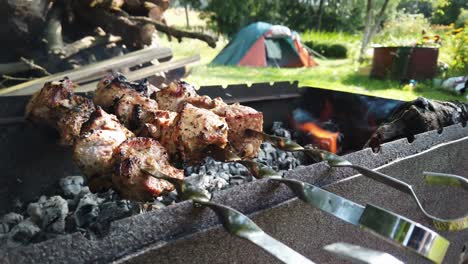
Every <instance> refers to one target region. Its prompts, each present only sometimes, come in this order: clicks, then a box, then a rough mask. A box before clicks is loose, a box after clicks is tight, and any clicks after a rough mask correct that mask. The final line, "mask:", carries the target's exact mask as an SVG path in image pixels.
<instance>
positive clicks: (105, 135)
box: [73, 107, 134, 191]
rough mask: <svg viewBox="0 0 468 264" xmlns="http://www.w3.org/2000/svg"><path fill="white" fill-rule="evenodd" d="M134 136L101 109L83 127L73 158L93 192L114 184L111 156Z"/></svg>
mask: <svg viewBox="0 0 468 264" xmlns="http://www.w3.org/2000/svg"><path fill="white" fill-rule="evenodd" d="M133 136H134V135H133V133H132V132H130V131H129V130H128V129H126V128H125V127H124V126H123V125H121V124H120V123H119V121H118V120H117V117H115V116H114V115H111V114H108V113H106V112H105V111H104V110H102V109H101V108H100V107H98V108H97V109H96V111H94V112H93V113H92V114H91V117H90V118H89V120H88V121H87V122H86V123H84V124H83V126H82V128H81V135H80V137H79V138H78V139H77V140H76V142H75V146H74V150H73V159H74V160H75V162H76V163H77V164H78V166H79V167H80V168H81V170H82V172H83V174H84V175H85V176H86V177H87V178H88V181H89V185H90V189H91V190H92V191H100V190H105V189H106V188H109V187H110V185H111V177H110V176H111V172H112V168H113V165H112V162H111V158H112V153H113V151H114V149H115V148H116V147H118V146H119V145H120V144H121V143H122V142H124V141H125V140H126V139H127V138H130V137H133Z"/></svg>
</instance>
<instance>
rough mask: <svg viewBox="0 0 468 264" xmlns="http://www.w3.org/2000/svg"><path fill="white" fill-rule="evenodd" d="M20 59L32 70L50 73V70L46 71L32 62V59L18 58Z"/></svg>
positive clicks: (45, 73) (44, 73)
mask: <svg viewBox="0 0 468 264" xmlns="http://www.w3.org/2000/svg"><path fill="white" fill-rule="evenodd" d="M20 60H21V61H22V62H24V63H26V64H27V65H28V66H29V68H30V69H32V70H37V71H39V72H40V73H42V74H43V75H51V74H50V72H48V71H47V70H46V69H44V68H43V67H41V66H39V65H37V64H35V63H34V61H32V60H27V59H25V58H23V57H21V58H20Z"/></svg>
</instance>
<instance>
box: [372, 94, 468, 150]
mask: <svg viewBox="0 0 468 264" xmlns="http://www.w3.org/2000/svg"><path fill="white" fill-rule="evenodd" d="M467 120H468V104H466V103H461V102H445V101H436V100H428V99H425V98H422V97H420V98H417V99H416V100H414V101H411V102H407V103H405V104H403V105H401V106H400V107H398V108H397V109H395V110H394V112H393V113H392V114H391V115H390V118H389V120H388V121H387V122H386V123H384V124H382V125H380V126H379V127H378V128H377V130H376V131H375V132H374V134H373V135H372V136H371V138H370V139H369V141H368V142H367V143H366V146H365V147H373V148H378V146H380V144H382V143H385V142H389V141H393V140H396V139H400V138H405V137H406V138H411V137H413V136H414V135H416V134H419V133H423V132H426V131H431V130H442V129H443V128H444V127H446V126H450V125H453V124H456V123H465V122H467Z"/></svg>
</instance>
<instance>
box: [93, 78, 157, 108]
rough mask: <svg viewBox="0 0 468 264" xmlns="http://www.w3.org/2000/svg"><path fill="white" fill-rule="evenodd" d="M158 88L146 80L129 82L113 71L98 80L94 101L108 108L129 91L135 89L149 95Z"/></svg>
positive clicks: (141, 93)
mask: <svg viewBox="0 0 468 264" xmlns="http://www.w3.org/2000/svg"><path fill="white" fill-rule="evenodd" d="M157 90H158V89H157V88H156V87H154V86H152V85H151V84H149V83H148V81H146V80H144V81H142V82H139V83H136V82H130V81H128V80H127V78H125V76H123V75H122V74H120V73H113V74H110V75H108V76H106V77H104V78H103V79H102V80H101V81H99V83H98V85H97V89H96V91H95V94H94V103H95V104H96V105H99V106H101V107H103V108H104V109H106V110H109V109H110V107H111V106H112V105H113V104H114V103H115V101H117V100H118V99H120V98H121V97H123V96H124V95H125V94H128V93H130V91H135V92H137V93H139V94H140V95H142V96H144V97H150V95H152V94H153V93H154V92H155V91H157Z"/></svg>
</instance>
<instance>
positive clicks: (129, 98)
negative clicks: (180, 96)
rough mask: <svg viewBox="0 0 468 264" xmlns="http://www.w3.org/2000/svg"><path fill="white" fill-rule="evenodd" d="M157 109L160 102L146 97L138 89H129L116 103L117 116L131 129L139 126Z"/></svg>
mask: <svg viewBox="0 0 468 264" xmlns="http://www.w3.org/2000/svg"><path fill="white" fill-rule="evenodd" d="M157 110H158V103H156V101H155V100H153V99H150V98H148V97H144V96H142V95H141V94H139V93H138V92H136V91H129V93H127V94H125V95H124V96H122V97H121V98H120V99H119V100H118V101H117V102H116V103H115V105H114V112H115V115H116V116H117V118H118V119H119V120H120V122H122V124H123V125H124V126H125V127H127V128H129V129H131V130H135V129H137V128H139V127H140V126H141V125H142V124H143V121H144V120H145V119H147V116H148V115H149V113H150V112H154V111H157Z"/></svg>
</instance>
